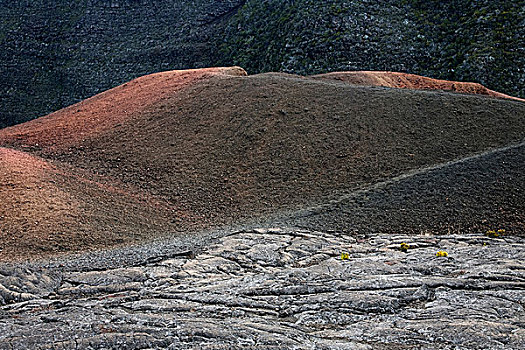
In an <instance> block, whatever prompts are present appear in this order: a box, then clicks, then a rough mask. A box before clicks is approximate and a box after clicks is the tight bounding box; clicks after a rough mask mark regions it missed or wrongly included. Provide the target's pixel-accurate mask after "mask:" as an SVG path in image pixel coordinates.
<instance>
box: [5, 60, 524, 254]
mask: <svg viewBox="0 0 525 350" xmlns="http://www.w3.org/2000/svg"><path fill="white" fill-rule="evenodd" d="M349 74H350V73H337V75H335V77H336V80H334V79H333V78H334V75H330V76H328V77H327V76H324V77H319V76H314V77H302V76H295V75H288V74H279V73H266V74H259V75H253V76H247V75H246V72H245V71H244V70H243V69H241V68H238V67H232V68H208V69H199V70H187V71H170V72H163V73H158V74H153V75H149V76H144V77H141V78H138V79H135V80H133V81H130V82H128V83H126V84H124V85H121V86H119V87H116V88H114V89H111V90H108V91H106V92H104V93H102V94H99V95H96V96H94V97H92V98H90V99H87V100H85V101H83V102H80V103H78V104H75V105H72V106H70V107H67V108H65V109H63V110H60V111H57V112H55V113H52V114H50V115H48V116H45V117H42V118H39V119H36V120H33V121H30V122H27V123H24V124H20V125H17V126H14V127H10V128H5V129H2V130H0V164H1V165H2V167H1V170H0V183H1V185H2V186H1V188H0V202H1V203H2V206H1V207H0V229H1V231H0V249H1V251H0V260H8V259H14V258H27V257H39V256H46V255H49V254H56V253H61V252H72V251H80V250H89V249H97V248H104V247H109V246H114V245H118V244H130V243H134V242H139V241H142V240H147V239H153V238H156V237H163V236H170V235H174V234H182V233H187V232H192V231H195V230H201V229H206V228H213V227H219V226H221V225H234V224H241V223H243V222H249V221H250V220H257V219H264V218H265V217H267V216H268V215H275V214H276V213H281V212H284V211H293V210H296V209H301V208H306V207H308V206H310V205H315V204H319V203H326V202H328V201H330V200H333V199H336V198H340V197H341V196H344V195H347V194H348V193H352V192H353V191H356V190H362V189H363V188H367V187H370V186H374V185H375V184H377V183H380V182H382V181H383V182H384V181H388V180H389V179H392V178H396V177H399V176H403V175H404V174H407V173H410V172H412V171H418V170H421V169H423V168H427V167H433V166H438V165H439V164H442V163H446V162H449V161H453V160H458V159H462V158H465V157H468V156H472V155H476V154H479V153H482V152H485V151H489V150H491V149H496V148H502V147H505V146H509V145H513V144H519V143H520V142H522V141H523V139H524V137H525V118H524V116H525V103H523V101H518V100H512V99H504V98H495V97H490V96H480V95H472V94H470V95H468V94H460V93H458V92H463V91H464V92H475V93H476V92H480V91H481V92H482V93H486V92H487V90H484V89H481V88H478V87H477V88H476V89H475V91H471V90H470V89H466V90H463V89H462V88H461V87H462V86H465V85H464V84H462V83H450V84H447V85H446V86H445V87H443V86H444V85H443V84H442V82H437V81H430V80H427V79H425V78H423V77H419V80H418V81H419V82H420V83H419V84H415V85H414V84H413V85H409V86H407V87H409V88H410V89H395V88H390V87H378V86H358V85H355V84H354V83H352V81H351V79H348V78H347V77H348V76H349ZM359 74H361V76H369V75H370V74H372V73H370V72H368V73H359ZM381 74H382V75H383V76H382V79H383V80H384V79H390V81H394V80H396V79H399V78H400V76H398V75H396V74H395V73H391V74H387V73H381ZM409 78H412V76H411V77H409ZM406 79H408V78H406ZM360 85H363V84H360ZM365 85H377V84H376V83H375V81H374V79H368V80H367V81H366V84H365ZM447 86H448V87H454V88H455V90H456V91H455V92H448V91H442V90H434V91H420V90H414V88H423V89H436V88H438V89H444V88H447ZM490 94H491V95H493V96H499V97H502V96H501V95H498V94H496V95H494V94H492V93H490ZM509 159H510V158H509ZM517 159H518V161H520V159H522V158H517ZM498 174H499V175H498ZM500 175H501V173H497V174H496V175H494V176H500ZM517 176H519V172H518V175H517ZM496 180H497V181H500V180H501V181H508V184H509V186H510V184H511V183H517V184H518V185H517V186H518V187H516V188H517V189H518V191H521V190H522V189H523V187H522V185H521V183H522V182H523V176H521V177H519V178H504V177H502V178H501V179H499V178H498V179H496ZM430 181H432V180H430ZM428 184H429V183H427V185H428ZM430 184H431V183H430ZM443 186H446V185H443ZM460 190H461V189H460ZM460 190H458V191H460ZM428 191H429V190H428V189H427V192H428ZM435 191H438V190H437V189H436V190H435ZM480 191H483V189H480ZM458 193H459V192H458ZM504 193H505V195H508V196H516V195H518V196H520V195H521V194H522V193H521V192H517V193H516V190H514V191H513V190H512V188H510V187H509V191H506V192H504ZM495 195H497V193H496V194H495ZM459 200H461V198H459ZM499 200H500V201H501V203H502V206H505V203H506V205H507V206H508V208H506V209H507V210H509V211H510V212H512V213H514V214H512V215H505V216H498V215H495V216H494V217H491V220H492V221H491V222H489V223H486V224H487V225H488V224H492V223H493V222H494V221H497V220H500V219H502V220H503V219H504V220H506V221H509V222H510V224H512V225H510V226H512V227H519V228H523V221H522V219H523V203H522V202H523V201H521V200H517V201H516V200H508V201H506V198H500V199H499ZM465 213H466V212H465ZM469 213H470V212H469ZM457 220H459V221H461V223H463V226H462V227H463V228H464V230H466V231H469V230H479V229H481V228H483V225H484V223H483V222H482V221H480V218H479V217H471V216H468V215H466V214H465V215H462V214H461V211H460V212H459V214H458V216H457ZM511 221H512V222H511ZM407 226H410V223H409V222H408V223H407ZM439 229H441V228H440V227H424V226H422V224H421V222H417V223H414V225H413V227H407V230H408V231H410V232H418V231H423V230H429V231H431V232H433V233H439V232H438V230H439ZM363 230H366V228H363Z"/></svg>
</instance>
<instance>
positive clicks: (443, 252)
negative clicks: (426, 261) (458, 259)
mask: <svg viewBox="0 0 525 350" xmlns="http://www.w3.org/2000/svg"><path fill="white" fill-rule="evenodd" d="M436 256H439V257H444V258H446V257H447V256H448V253H447V252H445V251H443V250H440V251H439V252H437V253H436Z"/></svg>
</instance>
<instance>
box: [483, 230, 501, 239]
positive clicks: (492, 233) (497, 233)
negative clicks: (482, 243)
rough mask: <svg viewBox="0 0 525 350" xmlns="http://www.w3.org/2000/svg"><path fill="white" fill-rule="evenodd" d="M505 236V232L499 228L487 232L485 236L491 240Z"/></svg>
mask: <svg viewBox="0 0 525 350" xmlns="http://www.w3.org/2000/svg"><path fill="white" fill-rule="evenodd" d="M504 234H505V230H504V229H502V228H500V229H499V230H497V231H496V230H488V231H487V233H486V235H487V236H488V237H491V238H498V237H501V236H503V235H504Z"/></svg>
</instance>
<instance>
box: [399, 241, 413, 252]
mask: <svg viewBox="0 0 525 350" xmlns="http://www.w3.org/2000/svg"><path fill="white" fill-rule="evenodd" d="M409 248H410V245H409V244H406V243H401V245H400V246H399V250H401V251H402V252H405V253H406V252H407V250H408V249H409Z"/></svg>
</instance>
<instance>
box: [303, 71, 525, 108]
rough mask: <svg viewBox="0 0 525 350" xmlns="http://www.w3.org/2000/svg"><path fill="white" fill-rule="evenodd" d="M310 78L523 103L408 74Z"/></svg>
mask: <svg viewBox="0 0 525 350" xmlns="http://www.w3.org/2000/svg"><path fill="white" fill-rule="evenodd" d="M312 78H314V79H326V80H338V81H342V82H345V83H348V84H352V85H361V86H384V87H391V88H401V89H417V90H444V91H453V92H458V93H464V94H476V95H486V96H492V97H499V98H510V99H514V100H517V101H522V102H524V101H525V100H523V99H521V98H518V97H513V96H509V95H505V94H502V93H500V92H497V91H493V90H490V89H487V88H486V87H484V86H483V85H481V84H478V83H465V82H459V81H448V80H440V79H433V78H427V77H423V76H420V75H415V74H408V73H398V72H376V71H357V72H334V73H326V74H319V75H315V76H313V77H312Z"/></svg>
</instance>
